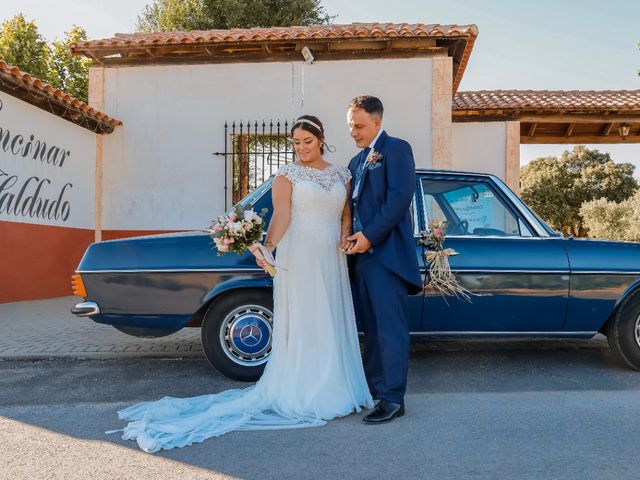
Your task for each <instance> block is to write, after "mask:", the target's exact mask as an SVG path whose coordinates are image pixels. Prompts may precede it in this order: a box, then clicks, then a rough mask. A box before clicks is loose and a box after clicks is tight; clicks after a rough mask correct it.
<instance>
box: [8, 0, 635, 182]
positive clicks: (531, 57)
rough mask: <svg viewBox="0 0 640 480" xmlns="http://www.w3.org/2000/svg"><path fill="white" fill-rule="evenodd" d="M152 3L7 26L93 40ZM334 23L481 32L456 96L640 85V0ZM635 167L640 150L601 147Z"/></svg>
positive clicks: (496, 2)
mask: <svg viewBox="0 0 640 480" xmlns="http://www.w3.org/2000/svg"><path fill="white" fill-rule="evenodd" d="M147 3H150V0H56V1H55V2H51V1H50V0H0V4H1V6H2V8H1V9H0V20H6V19H9V18H11V17H12V16H13V15H15V14H16V13H18V12H22V13H24V14H25V15H26V16H27V18H30V19H34V20H35V21H36V23H37V25H38V28H39V30H40V33H41V34H42V35H43V36H44V37H45V38H46V39H47V40H49V41H52V40H54V39H56V38H61V37H63V35H64V32H65V31H67V30H69V29H70V28H71V26H72V25H79V26H81V27H83V28H84V29H85V30H86V31H87V33H88V35H89V38H91V39H98V38H107V37H111V36H113V34H114V33H117V32H122V33H126V32H133V31H134V30H135V23H136V18H137V16H138V14H139V13H140V12H141V11H142V10H143V9H144V7H145V5H146V4H147ZM322 5H324V7H325V9H326V11H327V13H329V14H331V15H337V18H336V19H335V20H334V22H335V23H351V22H367V23H368V22H398V23H403V22H408V23H442V24H448V23H454V24H469V23H474V24H476V25H477V26H478V29H479V34H478V38H477V40H476V43H475V45H474V47H473V52H472V54H471V58H470V61H469V64H468V66H467V69H466V71H465V74H464V77H463V79H462V83H461V84H460V88H459V90H496V89H532V90H637V89H640V76H638V74H637V70H638V69H640V50H639V49H638V48H637V47H638V42H640V27H639V26H638V19H640V1H638V0H608V1H607V2H603V1H602V0H536V1H531V0H527V1H523V0H482V1H478V0H439V1H435V0H396V1H389V0H358V1H350V0H322ZM567 148H571V146H567V145H523V146H522V147H521V150H520V156H521V163H522V164H526V163H527V162H529V161H530V160H532V159H533V158H536V157H540V156H547V155H555V156H559V155H560V154H561V153H562V151H564V150H566V149H567ZM593 148H598V149H599V150H600V151H606V152H609V153H610V154H611V157H612V158H613V159H614V160H615V161H617V162H631V163H633V164H634V165H636V176H639V177H640V145H624V144H622V145H594V146H593Z"/></svg>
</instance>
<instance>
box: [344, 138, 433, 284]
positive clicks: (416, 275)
mask: <svg viewBox="0 0 640 480" xmlns="http://www.w3.org/2000/svg"><path fill="white" fill-rule="evenodd" d="M373 149H374V150H375V151H376V152H379V153H380V154H381V155H382V159H381V160H379V161H378V162H377V163H376V164H375V165H368V166H367V168H366V169H365V171H364V173H363V176H362V180H361V185H360V191H359V193H358V196H357V198H355V199H354V198H351V212H352V214H353V215H355V214H356V212H357V214H358V216H359V219H360V222H361V223H362V232H363V233H364V235H365V237H367V238H368V239H369V241H370V242H371V243H372V244H373V248H372V249H371V250H370V251H369V252H366V253H363V254H360V255H374V256H375V257H376V259H377V260H378V261H379V262H380V263H381V264H382V265H383V266H384V267H385V268H387V269H388V270H391V271H392V272H395V273H396V274H398V275H399V276H400V277H401V278H403V279H404V280H406V281H407V283H408V284H409V291H410V293H412V294H415V293H418V292H420V291H421V290H422V281H421V278H420V270H419V267H418V259H417V257H416V240H415V239H414V237H413V229H412V226H411V215H410V212H409V207H410V205H411V200H412V199H413V195H414V193H415V188H416V172H415V162H414V160H413V152H412V150H411V146H410V145H409V144H408V143H407V142H406V141H404V140H401V139H399V138H394V137H390V136H389V135H387V133H386V132H384V131H383V132H382V134H381V135H380V137H378V140H377V141H376V143H375V145H374V147H373ZM359 159H360V155H359V154H358V155H356V156H355V157H353V158H352V159H351V161H350V162H349V170H350V171H351V175H352V177H353V181H352V189H353V188H354V187H355V181H356V169H357V168H358V160H359Z"/></svg>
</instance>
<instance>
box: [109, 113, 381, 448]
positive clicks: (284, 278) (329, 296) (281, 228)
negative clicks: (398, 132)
mask: <svg viewBox="0 0 640 480" xmlns="http://www.w3.org/2000/svg"><path fill="white" fill-rule="evenodd" d="M291 136H292V139H293V143H294V150H295V154H296V158H297V161H296V162H294V163H292V164H290V165H285V166H283V167H281V168H280V169H279V170H278V172H277V173H276V177H275V179H274V180H273V186H272V197H273V209H274V210H273V216H272V219H271V223H270V225H269V229H268V231H267V236H266V238H265V242H264V246H265V247H266V248H267V249H269V250H270V251H273V250H275V248H276V247H277V248H278V252H277V254H278V256H277V263H278V267H279V268H278V273H277V274H276V276H275V277H274V281H273V295H274V327H273V346H272V351H271V357H270V359H269V362H268V363H267V365H266V367H265V370H264V374H263V375H262V377H261V378H260V380H259V381H258V382H257V383H256V384H255V385H253V386H251V387H248V388H245V389H238V390H227V391H224V392H221V393H217V394H208V395H201V396H198V397H192V398H174V397H164V398H162V399H161V400H158V401H156V402H145V403H141V404H138V405H134V406H132V407H129V408H125V409H124V410H121V411H119V412H118V416H119V417H120V418H121V419H123V420H128V421H129V424H128V425H127V426H126V427H125V428H124V430H123V431H124V435H123V437H122V438H123V439H125V440H129V439H135V440H137V442H138V445H139V446H140V448H141V449H142V450H144V451H147V452H157V451H159V450H161V449H164V450H168V449H171V448H174V447H184V446H187V445H191V444H192V443H194V442H202V441H203V440H205V439H207V438H210V437H214V436H219V435H222V434H225V433H227V432H230V431H232V430H265V429H279V428H302V427H315V426H319V425H324V424H325V423H326V421H327V420H331V419H333V418H336V417H342V416H345V415H349V414H350V413H352V412H354V411H356V412H359V411H360V410H361V408H362V407H365V408H372V407H373V401H372V398H371V395H370V393H369V389H368V387H367V382H366V380H365V375H364V370H363V367H362V360H361V357H360V347H359V343H358V335H357V331H356V323H355V315H354V310H353V303H352V299H351V290H350V286H349V278H348V274H347V261H346V256H345V254H344V253H343V250H344V249H345V248H346V247H348V245H347V241H346V237H347V236H348V235H349V228H350V224H351V214H350V211H349V205H348V201H347V199H348V192H349V190H350V185H351V174H350V172H349V170H348V169H347V168H345V167H339V166H336V165H332V164H330V163H328V162H326V161H325V160H324V159H323V158H322V154H323V153H324V149H325V143H324V128H323V126H322V123H321V122H320V120H318V118H316V117H314V116H311V115H303V116H301V117H300V118H298V119H297V120H296V121H295V123H294V124H293V126H292V128H291ZM256 262H257V263H258V265H261V266H262V265H263V260H262V259H261V258H260V256H259V255H258V258H257V259H256Z"/></svg>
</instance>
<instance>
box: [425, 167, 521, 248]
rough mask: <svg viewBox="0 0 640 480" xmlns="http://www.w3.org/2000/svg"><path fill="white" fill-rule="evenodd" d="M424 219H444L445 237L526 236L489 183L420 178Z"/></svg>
mask: <svg viewBox="0 0 640 480" xmlns="http://www.w3.org/2000/svg"><path fill="white" fill-rule="evenodd" d="M422 188H423V194H424V206H425V216H426V218H425V220H426V223H428V222H429V221H431V220H432V219H434V218H435V219H439V220H443V219H444V220H447V222H448V224H449V228H448V234H449V235H475V236H502V237H514V236H515V237H530V236H532V234H531V231H530V230H529V228H528V227H527V225H526V224H525V222H523V221H522V220H521V219H520V218H518V217H517V216H516V215H515V214H514V213H513V212H512V211H511V210H510V209H509V208H507V207H506V205H505V203H504V201H503V200H502V199H501V198H500V197H499V196H498V195H497V194H496V192H495V191H494V190H493V188H492V186H491V185H490V184H489V183H485V182H481V181H452V180H430V179H424V180H423V184H422Z"/></svg>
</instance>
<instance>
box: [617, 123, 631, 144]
mask: <svg viewBox="0 0 640 480" xmlns="http://www.w3.org/2000/svg"><path fill="white" fill-rule="evenodd" d="M630 132H631V124H629V123H626V122H624V123H621V124H620V125H619V126H618V133H619V134H620V136H621V137H622V139H623V140H624V139H625V138H627V137H628V136H629V133H630Z"/></svg>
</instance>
